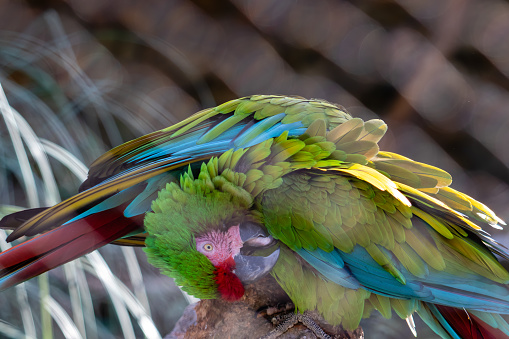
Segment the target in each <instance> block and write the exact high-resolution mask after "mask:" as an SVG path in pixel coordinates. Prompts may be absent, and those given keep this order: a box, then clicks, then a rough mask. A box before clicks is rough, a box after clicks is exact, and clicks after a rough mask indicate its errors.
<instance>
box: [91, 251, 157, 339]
mask: <svg viewBox="0 0 509 339" xmlns="http://www.w3.org/2000/svg"><path fill="white" fill-rule="evenodd" d="M86 257H87V259H88V260H89V261H90V263H91V264H92V267H93V271H91V272H92V273H94V274H96V275H97V277H98V278H99V279H100V280H101V282H102V283H103V285H104V287H105V288H106V289H107V290H108V292H109V294H110V296H111V298H112V302H113V304H114V306H115V307H116V308H117V307H118V309H116V311H117V313H118V316H119V320H120V325H121V327H122V330H123V333H124V337H125V338H133V337H134V331H133V330H132V325H131V323H130V321H128V320H126V319H124V316H125V315H124V310H125V306H127V308H128V309H129V311H130V312H131V314H132V315H133V316H134V317H135V318H136V320H137V321H138V324H139V326H140V328H141V330H142V331H143V333H144V334H145V336H146V337H147V338H154V339H159V338H161V334H160V333H159V331H158V330H157V328H156V326H155V324H154V322H153V321H152V319H151V318H150V317H149V316H148V314H147V311H146V310H145V308H144V307H143V306H142V305H141V304H140V302H139V301H138V300H136V298H135V297H134V295H133V294H132V293H131V291H129V289H128V288H127V287H126V286H125V285H124V284H123V283H122V282H121V281H120V280H119V279H118V278H117V277H115V276H114V275H113V273H112V272H111V270H110V269H109V267H108V265H106V262H105V261H104V259H103V258H102V256H101V255H100V254H99V253H98V252H97V251H94V252H92V253H89V254H87V255H86ZM94 271H95V272H94ZM124 303H125V304H124ZM126 312H127V311H126ZM124 327H125V329H124ZM129 327H130V329H129Z"/></svg>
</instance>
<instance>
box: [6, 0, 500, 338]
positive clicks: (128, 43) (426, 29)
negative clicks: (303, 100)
mask: <svg viewBox="0 0 509 339" xmlns="http://www.w3.org/2000/svg"><path fill="white" fill-rule="evenodd" d="M508 34H509V3H508V2H507V1H502V0H372V1H368V0H359V1H354V0H351V1H341V0H318V1H315V0H299V1H290V0H278V1H276V0H256V1H255V0H231V1H224V0H223V1H207V0H151V1H140V0H137V1H135V0H109V1H100V0H87V1H81V0H68V1H61V0H48V1H36V0H32V1H21V0H20V1H12V0H10V1H9V0H4V1H0V83H1V84H2V86H3V89H4V91H5V94H6V99H7V100H8V103H9V104H10V106H12V108H13V109H14V110H9V109H8V106H7V105H6V103H7V101H6V100H0V102H1V104H0V105H2V106H1V107H2V108H1V114H2V117H3V119H0V146H1V147H0V205H2V209H1V210H0V213H6V212H9V211H11V210H12V207H9V206H22V207H34V206H39V205H41V206H45V205H48V204H53V203H54V202H56V201H59V200H60V199H63V198H66V197H69V196H70V195H72V194H73V193H75V192H76V188H77V186H78V185H79V182H80V179H82V178H83V175H84V173H85V171H86V168H85V166H88V165H89V164H90V163H91V162H92V161H93V160H94V159H95V158H96V157H97V156H99V155H100V154H101V153H103V152H104V151H106V150H107V149H109V148H110V147H112V146H116V145H118V144H120V143H122V142H124V141H127V140H129V139H132V138H134V137H137V136H140V135H142V134H145V133H148V132H151V131H153V130H155V129H160V128H163V127H166V126H168V125H170V124H172V123H175V122H177V121H179V120H181V119H182V118H184V117H186V116H188V115H190V114H192V113H194V112H195V111H197V110H199V109H201V108H203V107H210V106H214V105H216V104H217V103H221V102H224V101H227V100H230V99H232V98H235V97H239V96H243V95H249V94H255V93H258V94H270V93H277V94H291V95H300V96H304V97H314V98H323V99H327V100H329V101H332V102H335V103H340V104H342V105H344V106H345V107H347V109H348V110H349V111H350V112H351V113H352V114H353V115H355V116H360V117H362V118H373V117H376V116H379V117H381V118H382V119H384V120H385V121H386V122H387V123H388V125H389V132H388V135H387V136H386V137H385V138H384V139H383V140H382V142H381V143H382V148H383V149H384V150H390V151H393V152H398V153H401V154H403V155H405V156H408V157H410V158H413V159H415V160H418V161H423V162H427V163H430V164H433V165H436V166H439V167H441V168H443V169H445V170H447V171H449V172H450V173H451V174H452V175H453V178H454V183H453V185H452V186H453V187H454V188H456V189H460V190H462V191H464V192H466V193H468V194H470V195H472V196H474V197H476V198H477V199H479V200H480V201H482V202H484V203H485V204H487V205H488V206H490V207H492V209H493V210H495V211H496V212H497V213H498V214H499V216H500V217H501V218H502V219H505V220H509V209H508V208H507V206H508V203H509V186H508V185H509V152H508V151H507V147H508V143H509V136H508V132H507V130H508V129H509V111H508V110H509V109H508V107H509V95H508V91H509V78H508V76H509V44H508V43H507V36H508ZM0 99H1V98H0ZM17 112H19V114H18V113H17ZM490 231H492V230H490ZM492 234H494V236H495V237H496V238H497V239H498V240H499V241H501V242H503V243H506V244H509V236H508V234H509V233H507V231H501V232H494V231H493V232H492ZM1 246H3V247H2V248H5V247H6V246H7V245H6V244H5V243H3V244H2V245H1ZM101 253H102V255H104V257H105V258H106V260H107V261H108V264H109V265H110V268H111V270H112V272H113V273H114V274H115V275H116V276H117V277H118V278H119V279H120V281H123V282H124V284H125V285H126V286H127V288H128V289H130V290H131V291H132V293H133V294H134V295H135V296H136V298H137V299H136V298H133V302H134V303H135V304H133V305H137V306H133V305H131V306H132V307H129V305H128V304H126V302H125V300H127V299H129V293H131V292H128V289H126V290H125V291H124V290H122V289H121V288H118V285H116V286H117V288H113V290H121V291H122V293H125V294H124V295H121V296H117V297H115V295H112V294H111V293H113V292H112V290H111V289H110V290H108V288H106V287H105V286H107V285H108V282H105V281H102V280H101V279H99V278H97V276H99V277H103V276H108V274H107V273H104V271H101V270H102V269H103V268H104V267H103V266H101V264H100V260H99V259H98V258H95V259H94V258H93V257H92V258H85V259H83V260H80V261H77V262H76V264H75V266H77V267H74V268H72V269H71V270H70V271H65V270H55V271H54V272H51V273H50V274H49V280H46V281H45V280H44V279H46V278H43V279H42V280H40V281H37V280H34V281H31V282H29V283H27V284H25V287H24V288H19V289H12V291H11V290H9V291H7V292H5V293H3V294H1V295H0V298H1V300H2V301H4V300H5V302H4V303H2V308H1V309H0V337H2V336H6V337H24V336H23V333H25V334H27V335H29V336H33V337H40V336H41V333H45V335H46V336H49V335H53V336H55V337H62V336H67V337H69V336H70V334H72V333H74V334H76V333H78V332H79V333H81V335H82V336H83V337H85V336H86V337H93V336H94V335H95V336H96V337H101V338H103V337H107V336H109V337H129V336H131V337H139V336H143V334H145V335H148V334H147V333H149V334H151V335H155V334H154V333H155V332H151V331H153V328H152V327H151V325H147V324H150V319H153V321H154V324H155V327H156V328H157V329H158V330H159V332H160V333H161V334H162V335H164V334H166V333H168V332H169V331H170V330H171V329H172V327H173V325H174V323H175V321H176V319H178V317H179V314H180V312H181V311H182V309H183V307H185V305H186V301H185V299H184V297H183V296H182V295H181V294H180V292H179V291H178V290H177V289H176V288H175V286H174V285H173V283H172V282H171V280H170V279H168V278H166V277H162V276H160V275H158V274H157V272H156V270H155V269H153V268H152V267H150V266H147V265H146V264H145V259H144V255H143V253H141V252H140V251H138V250H135V251H131V250H125V249H124V250H123V249H120V248H118V247H114V246H106V247H105V248H104V249H103V250H101ZM134 259H136V261H140V262H141V265H140V266H139V267H140V268H139V271H138V269H137V267H138V266H137V265H135V264H134V261H133V260H134ZM94 260H96V261H94ZM127 263H129V265H127ZM127 268H131V270H128V269H127ZM101 272H102V273H101ZM83 276H85V277H86V281H87V284H83V283H82V282H83V279H82V277H83ZM110 278H111V279H110V282H111V281H113V282H114V283H118V282H117V281H116V279H115V278H112V277H110ZM48 281H49V287H48ZM143 287H145V289H144V288H143ZM23 289H24V291H25V292H23ZM87 289H89V290H90V293H89V294H88V292H86V290H87ZM108 291H109V292H110V293H108ZM24 293H26V295H27V296H26V297H24ZM39 295H41V298H42V299H41V300H43V301H42V304H41V305H42V307H41V306H40V305H39V301H40V299H39ZM49 297H51V298H49ZM126 298H127V299H126ZM135 299H136V300H138V302H137V303H136V301H135ZM115 300H116V301H115ZM148 305H150V306H148ZM58 306H59V307H60V308H58ZM137 307H138V308H137ZM80 309H82V310H83V311H80ZM128 309H129V310H130V311H127V310H128ZM41 310H42V311H41ZM57 310H59V311H57ZM136 310H138V311H136ZM143 310H146V311H143ZM60 311H62V312H63V313H61V312H60ZM30 312H32V315H30ZM48 312H49V313H48ZM59 312H60V313H59ZM80 312H81V315H80ZM92 312H93V313H92ZM129 312H130V313H129ZM136 312H138V313H136ZM150 314H151V317H150ZM50 316H51V317H53V319H55V322H53V325H51V323H52V322H51V319H50V318H49V317H50ZM30 319H33V320H30ZM58 319H59V320H58ZM45 324H46V325H45ZM48 324H49V325H48ZM140 324H141V326H140ZM144 326H145V327H144ZM417 326H418V327H417V330H418V333H419V338H423V337H424V338H425V337H426V336H427V335H428V334H427V332H426V329H425V328H424V325H419V324H418V325H417ZM364 327H365V330H366V332H367V333H368V334H369V333H370V331H376V332H375V333H377V337H379V338H381V337H382V335H386V336H387V337H388V338H391V337H395V336H397V335H401V336H403V337H409V336H410V331H409V330H408V328H406V325H405V324H404V322H402V321H394V322H392V323H387V322H384V321H382V320H379V319H378V318H376V317H375V318H374V319H371V320H369V321H368V322H366V323H365V324H364ZM143 328H144V330H145V332H144V331H143V330H142V329H143ZM75 330H76V331H78V332H73V331H75ZM69 331H71V332H69ZM147 331H148V332H147ZM94 333H95V334H94Z"/></svg>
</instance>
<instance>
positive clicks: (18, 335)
mask: <svg viewBox="0 0 509 339" xmlns="http://www.w3.org/2000/svg"><path fill="white" fill-rule="evenodd" d="M0 337H2V338H12V339H35V337H29V336H28V335H25V334H24V333H23V332H21V331H20V330H18V329H17V328H16V327H14V326H12V325H11V324H9V323H8V322H6V321H4V320H1V319H0Z"/></svg>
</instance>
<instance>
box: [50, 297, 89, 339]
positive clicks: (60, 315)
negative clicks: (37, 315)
mask: <svg viewBox="0 0 509 339" xmlns="http://www.w3.org/2000/svg"><path fill="white" fill-rule="evenodd" d="M42 302H43V305H44V307H45V308H46V310H47V311H48V313H49V314H51V317H52V318H53V319H54V320H55V322H56V323H57V324H58V326H59V327H60V329H61V330H62V333H63V334H64V336H65V337H66V338H67V339H82V338H83V337H82V336H81V334H80V332H79V331H78V329H77V328H76V326H75V325H74V323H73V321H72V320H71V318H69V316H68V315H67V313H66V312H65V311H64V309H63V308H62V306H60V304H58V303H57V302H56V301H55V299H53V298H52V297H50V296H45V297H44V299H43V300H42Z"/></svg>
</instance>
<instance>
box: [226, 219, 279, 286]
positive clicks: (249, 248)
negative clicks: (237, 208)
mask: <svg viewBox="0 0 509 339" xmlns="http://www.w3.org/2000/svg"><path fill="white" fill-rule="evenodd" d="M239 228H240V238H241V240H242V242H243V243H244V245H243V247H242V248H241V253H244V254H246V255H243V254H241V253H239V254H237V255H236V256H235V257H234V258H233V259H234V260H235V271H234V273H235V275H236V276H237V277H238V278H239V279H240V281H242V282H243V283H251V282H254V281H255V280H256V279H258V278H261V277H262V276H264V275H265V274H266V273H268V272H269V271H270V270H272V268H273V267H274V265H275V264H276V262H277V259H278V257H279V247H277V246H274V245H275V243H276V242H275V240H274V238H272V236H270V235H269V234H268V233H267V231H266V230H265V229H264V228H262V226H260V225H258V224H256V223H253V222H244V223H241V224H240V227H239ZM257 252H258V254H259V255H256V254H257ZM260 252H263V254H265V255H266V254H267V252H269V253H270V254H269V255H266V256H263V254H262V253H260Z"/></svg>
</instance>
